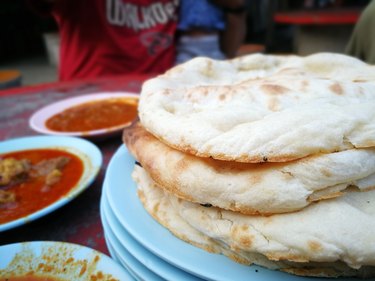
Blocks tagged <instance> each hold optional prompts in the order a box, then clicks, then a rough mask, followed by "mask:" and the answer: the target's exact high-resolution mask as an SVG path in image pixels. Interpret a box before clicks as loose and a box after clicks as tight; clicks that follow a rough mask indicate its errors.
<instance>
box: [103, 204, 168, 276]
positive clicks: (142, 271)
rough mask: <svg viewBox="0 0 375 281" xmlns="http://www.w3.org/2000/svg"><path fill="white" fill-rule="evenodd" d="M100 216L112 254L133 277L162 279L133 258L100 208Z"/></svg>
mask: <svg viewBox="0 0 375 281" xmlns="http://www.w3.org/2000/svg"><path fill="white" fill-rule="evenodd" d="M102 201H103V199H102ZM102 205H103V203H101V206H102ZM101 218H102V224H103V229H104V233H105V235H106V237H107V239H108V242H109V244H110V245H111V246H110V247H112V249H113V250H114V255H115V256H117V258H118V259H119V260H120V262H121V263H122V264H123V265H124V266H125V267H126V268H127V269H128V270H129V272H132V273H133V275H134V277H136V278H137V279H139V280H155V281H163V279H162V278H160V276H158V275H157V274H155V273H154V272H152V271H151V270H149V269H148V268H146V267H145V266H144V265H143V264H141V263H140V262H139V261H138V260H137V259H135V258H134V257H133V256H132V255H131V254H130V253H129V252H128V250H127V249H126V248H125V247H124V246H123V245H121V243H120V242H119V241H118V239H117V238H116V236H115V235H114V234H113V232H112V230H111V228H110V226H109V224H108V222H107V220H106V215H104V214H103V211H102V208H101Z"/></svg>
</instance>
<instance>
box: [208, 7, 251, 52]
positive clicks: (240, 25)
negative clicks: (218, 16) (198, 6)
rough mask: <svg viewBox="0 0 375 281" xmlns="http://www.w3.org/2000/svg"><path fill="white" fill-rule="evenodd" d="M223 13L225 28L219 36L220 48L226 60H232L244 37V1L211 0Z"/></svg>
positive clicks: (245, 11) (245, 8)
mask: <svg viewBox="0 0 375 281" xmlns="http://www.w3.org/2000/svg"><path fill="white" fill-rule="evenodd" d="M213 3H215V4H216V5H218V6H220V7H221V8H222V9H223V11H224V13H225V21H226V26H225V29H224V30H223V31H222V32H221V34H220V48H221V51H222V52H223V53H224V54H225V55H226V57H227V58H233V57H235V56H236V53H237V51H238V49H239V47H240V46H241V45H242V44H243V42H244V40H245V37H246V30H247V28H246V16H247V1H246V0H213Z"/></svg>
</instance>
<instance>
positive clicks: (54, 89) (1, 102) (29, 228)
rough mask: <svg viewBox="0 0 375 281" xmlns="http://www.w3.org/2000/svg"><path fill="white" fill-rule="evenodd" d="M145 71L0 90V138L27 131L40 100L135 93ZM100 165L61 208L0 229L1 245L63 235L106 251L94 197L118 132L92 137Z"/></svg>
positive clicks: (97, 195)
mask: <svg viewBox="0 0 375 281" xmlns="http://www.w3.org/2000/svg"><path fill="white" fill-rule="evenodd" d="M149 77H150V76H149V75H126V76H116V77H108V78H100V79H90V80H84V81H75V82H64V83H59V82H57V83H48V84H42V85H38V86H30V87H20V88H13V89H9V90H2V91H0V141H4V140H7V139H12V138H17V137H23V136H32V135H37V134H38V133H36V132H34V131H33V130H32V129H31V128H30V127H29V125H28V122H29V118H30V116H31V115H32V114H33V113H34V112H35V111H37V110H38V109H40V108H42V107H43V106H45V105H48V104H50V103H53V102H55V101H58V100H61V99H66V98H69V97H73V96H78V95H84V94H92V93H96V92H124V91H125V92H134V93H139V92H140V89H141V86H142V83H143V81H144V80H146V79H147V78H149ZM95 144H96V145H97V146H98V147H99V149H100V150H101V152H102V154H103V165H102V167H101V169H100V172H99V175H98V177H97V179H96V180H95V182H94V183H93V184H92V185H91V186H90V187H89V188H88V189H87V190H86V191H84V192H83V193H82V194H80V195H79V196H78V197H77V198H75V199H74V200H72V201H71V202H70V203H68V204H66V205H65V206H63V207H62V208H60V209H58V210H56V211H54V212H52V213H50V214H48V215H47V216H44V217H42V218H40V219H37V220H35V221H33V222H30V223H28V224H25V225H22V226H20V227H17V228H13V229H10V230H7V231H5V232H2V233H0V245H5V244H10V243H17V242H25V241H65V242H71V243H76V244H81V245H85V246H88V247H90V248H93V249H96V250H98V251H100V252H102V253H105V254H108V249H107V246H106V244H105V241H104V234H103V228H102V224H101V220H100V209H99V202H100V197H101V192H102V184H103V178H104V175H105V172H106V168H107V165H108V162H109V160H110V158H111V157H112V155H113V153H114V152H115V151H116V149H117V148H118V147H119V146H120V145H122V141H121V135H117V136H114V137H111V138H109V139H105V140H101V141H97V142H95Z"/></svg>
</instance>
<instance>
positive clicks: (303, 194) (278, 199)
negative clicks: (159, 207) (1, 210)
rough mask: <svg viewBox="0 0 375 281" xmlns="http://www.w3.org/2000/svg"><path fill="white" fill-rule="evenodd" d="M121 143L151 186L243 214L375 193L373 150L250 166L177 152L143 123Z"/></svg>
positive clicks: (128, 130)
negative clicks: (348, 193) (350, 193)
mask: <svg viewBox="0 0 375 281" xmlns="http://www.w3.org/2000/svg"><path fill="white" fill-rule="evenodd" d="M123 139H124V143H125V144H126V146H127V147H128V149H129V150H130V152H131V153H132V154H133V155H134V156H135V158H136V159H137V160H138V161H139V162H140V163H141V165H142V166H143V167H144V169H145V170H146V171H147V172H148V173H149V175H150V176H151V177H152V178H153V180H154V181H155V182H157V183H158V184H159V185H160V186H162V187H163V188H165V189H166V190H168V191H169V192H171V193H173V194H175V195H176V196H178V197H180V198H182V199H184V200H188V201H192V202H196V203H200V204H211V205H213V206H217V207H220V208H223V209H227V210H232V211H239V212H241V213H244V214H273V213H283V212H291V211H296V210H299V209H302V208H304V207H306V206H307V205H309V204H311V203H312V202H314V201H318V200H321V199H327V198H333V197H337V196H341V195H343V194H344V192H345V191H346V189H348V188H349V189H350V190H351V191H353V190H357V191H358V190H362V191H363V190H368V189H371V188H374V187H375V148H371V149H370V148H369V149H350V150H346V151H341V152H336V153H329V154H319V155H314V156H309V157H306V158H303V159H299V160H295V161H293V162H285V163H262V164H252V163H236V162H227V161H219V160H215V159H206V158H199V157H196V156H193V155H190V154H187V153H184V152H181V151H178V150H176V149H173V148H170V147H169V146H167V145H165V144H164V143H162V142H161V141H159V140H158V139H156V138H155V137H154V136H153V135H151V134H150V133H148V132H147V131H146V130H145V129H143V127H142V126H141V125H140V124H139V123H135V124H133V125H132V126H131V127H128V128H126V129H125V130H124V134H123ZM354 187H356V188H357V189H354Z"/></svg>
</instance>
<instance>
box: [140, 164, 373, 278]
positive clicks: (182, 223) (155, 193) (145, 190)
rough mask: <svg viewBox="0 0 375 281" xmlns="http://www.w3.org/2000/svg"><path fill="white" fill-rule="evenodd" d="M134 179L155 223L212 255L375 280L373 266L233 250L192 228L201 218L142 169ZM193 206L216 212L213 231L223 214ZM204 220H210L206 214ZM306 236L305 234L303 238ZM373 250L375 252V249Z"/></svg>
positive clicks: (320, 274) (301, 272)
mask: <svg viewBox="0 0 375 281" xmlns="http://www.w3.org/2000/svg"><path fill="white" fill-rule="evenodd" d="M133 178H134V180H135V181H136V182H137V187H138V195H139V198H140V199H141V201H142V203H143V205H144V207H145V209H146V210H147V212H149V213H150V215H151V216H152V217H153V218H154V219H156V220H157V221H158V222H159V223H160V224H162V225H163V226H164V227H166V228H167V229H168V230H169V231H171V232H172V233H173V234H174V235H175V236H177V237H179V238H180V239H182V240H184V241H186V242H188V243H191V244H193V245H195V246H198V247H200V248H203V249H205V250H207V251H209V252H213V253H221V254H224V255H226V256H228V257H230V258H231V259H232V260H234V261H236V262H239V263H243V264H248V265H250V264H253V263H254V264H257V265H261V266H263V267H266V268H269V269H274V270H282V271H285V272H289V273H292V274H296V275H302V276H316V277H339V276H360V277H367V278H368V277H373V276H375V271H374V267H373V266H357V267H355V268H352V267H349V266H348V265H347V264H345V263H344V262H341V261H334V262H306V261H303V262H301V261H288V260H277V261H276V260H270V259H268V258H267V257H266V256H265V255H263V254H261V253H260V252H261V251H259V252H256V251H246V250H242V249H240V247H233V246H232V245H230V244H227V241H225V240H224V242H223V241H221V240H220V238H221V237H219V239H217V237H214V236H212V237H211V236H208V235H206V234H205V232H203V231H200V230H198V228H196V227H193V226H192V225H190V219H193V220H194V221H195V220H196V219H198V218H196V217H194V218H191V217H189V218H188V219H186V217H185V216H184V215H186V214H184V211H183V207H182V209H181V206H183V205H184V203H183V202H182V201H181V200H179V199H177V198H176V197H174V196H173V195H171V194H169V193H167V192H166V191H164V190H163V189H162V188H159V187H158V186H157V185H156V184H155V183H154V182H153V181H152V179H151V178H150V177H149V176H148V175H147V173H146V172H145V171H144V170H143V169H142V168H141V167H137V166H136V167H135V170H134V172H133ZM192 205H194V206H195V207H197V211H198V212H200V209H202V208H203V209H204V210H206V209H208V212H213V213H211V214H212V215H213V216H212V222H210V223H209V227H210V226H212V225H213V224H215V223H217V222H218V216H217V212H220V211H218V209H214V211H212V210H213V209H212V208H204V207H201V206H199V205H197V204H192ZM203 213H204V212H203ZM181 214H182V215H181ZM189 215H191V214H189ZM193 215H195V214H193ZM204 217H206V214H205V216H204ZM255 218H256V217H255ZM224 219H225V218H223V220H224ZM210 220H211V218H210ZM221 226H222V223H220V224H218V231H220V230H221V228H220V227H221ZM234 229H237V225H234ZM282 233H285V232H282ZM302 234H303V233H301V234H300V235H302ZM345 234H346V233H345ZM258 235H261V233H258ZM293 238H294V237H293ZM243 241H245V240H243ZM270 242H271V244H272V243H275V242H274V241H272V240H271V241H270ZM370 242H371V241H370ZM314 245H317V244H314ZM265 247H267V246H265ZM372 250H373V251H374V249H372ZM228 265H230V264H228ZM228 270H231V269H230V267H229V268H228ZM249 270H250V269H249ZM234 274H235V273H234Z"/></svg>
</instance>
